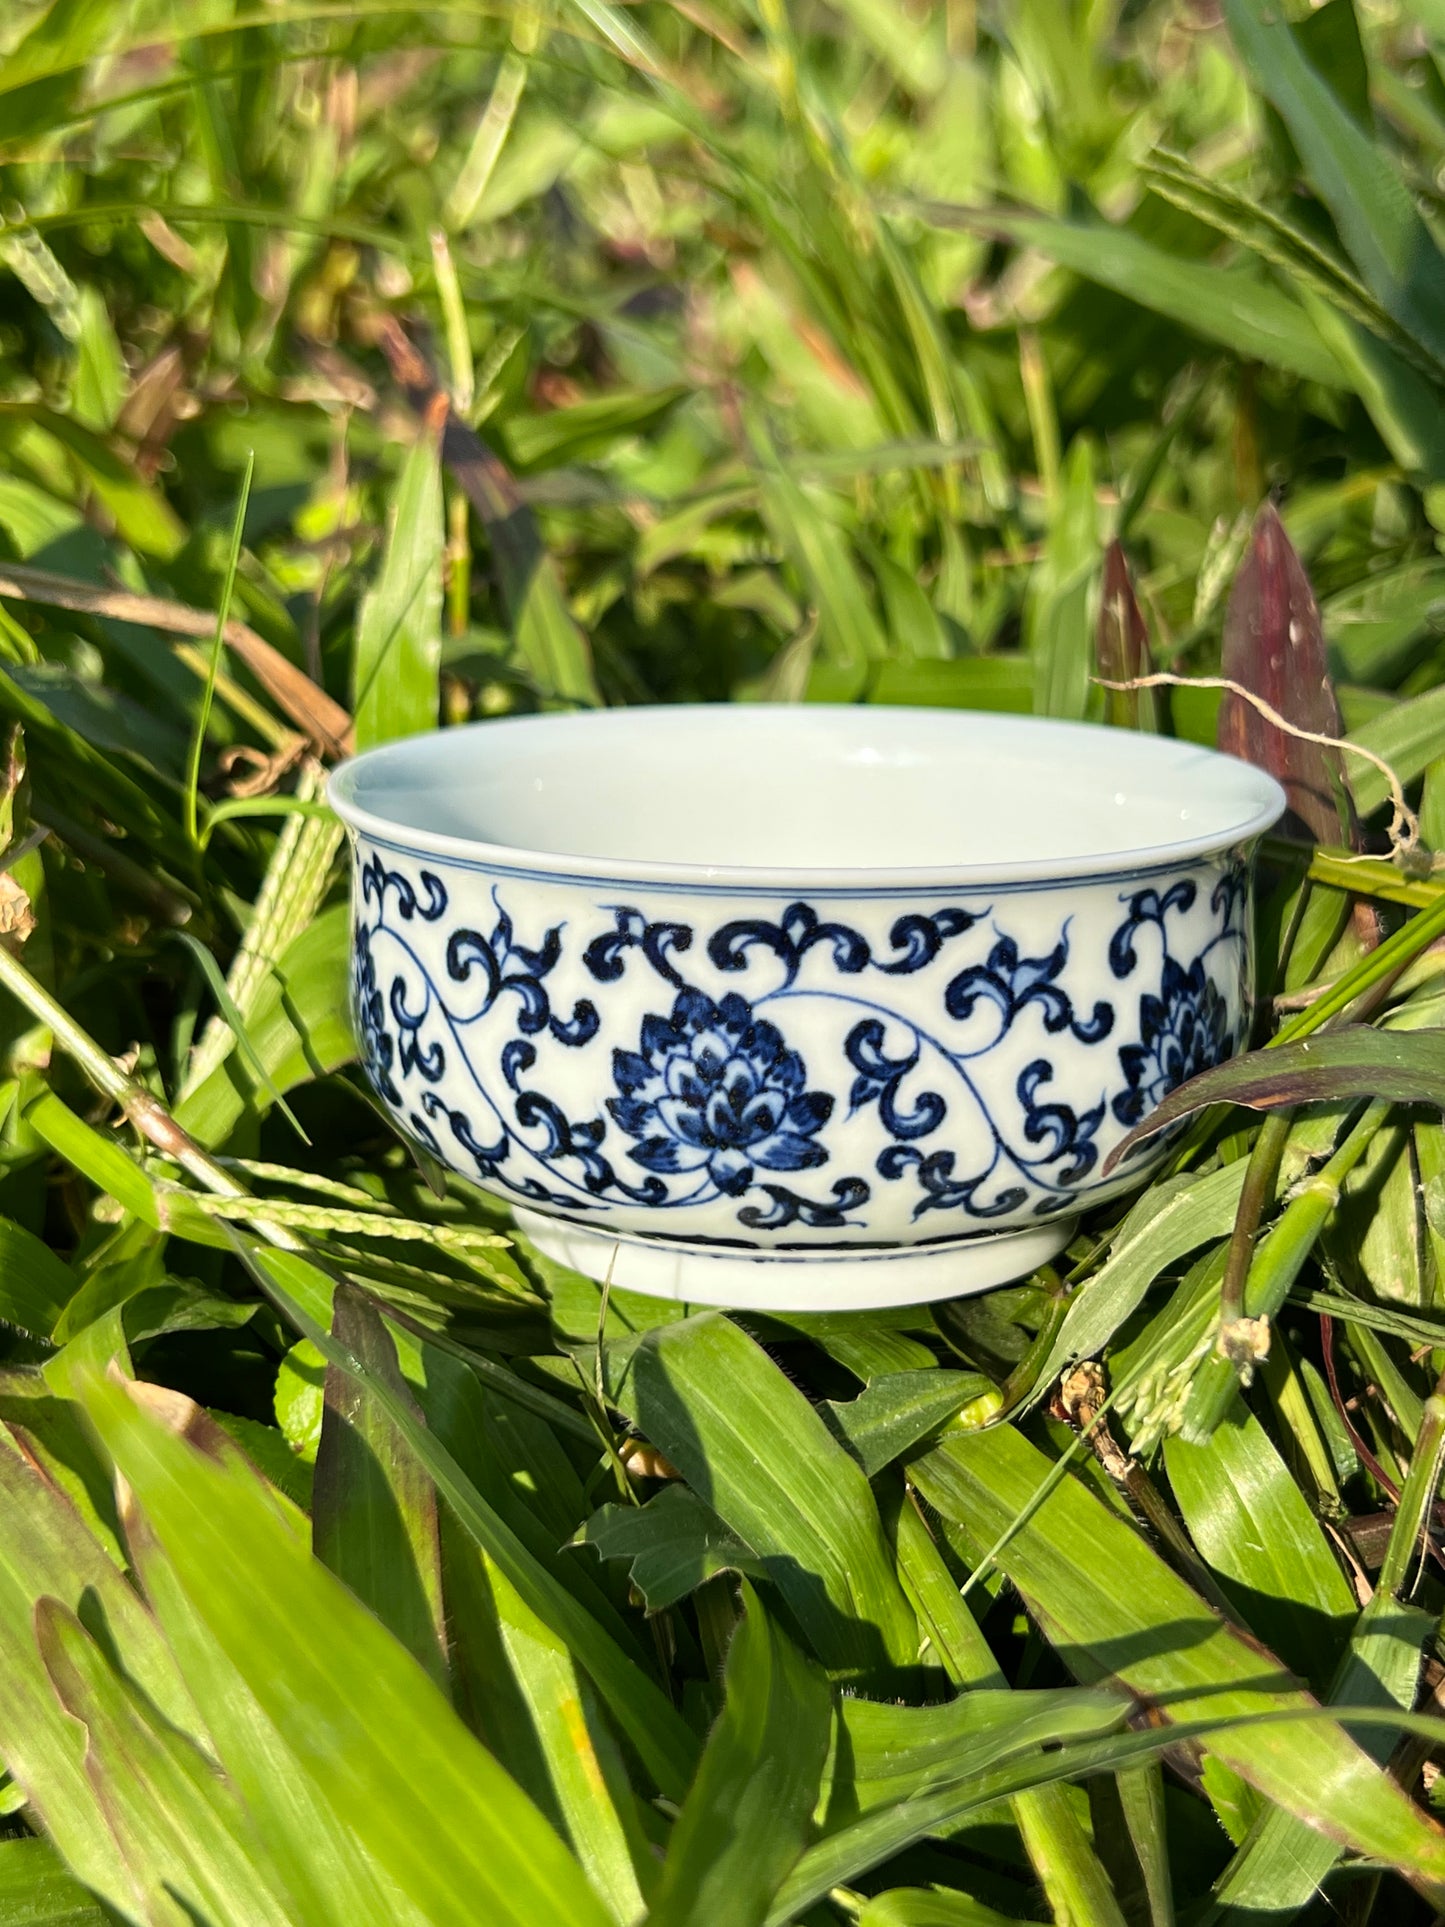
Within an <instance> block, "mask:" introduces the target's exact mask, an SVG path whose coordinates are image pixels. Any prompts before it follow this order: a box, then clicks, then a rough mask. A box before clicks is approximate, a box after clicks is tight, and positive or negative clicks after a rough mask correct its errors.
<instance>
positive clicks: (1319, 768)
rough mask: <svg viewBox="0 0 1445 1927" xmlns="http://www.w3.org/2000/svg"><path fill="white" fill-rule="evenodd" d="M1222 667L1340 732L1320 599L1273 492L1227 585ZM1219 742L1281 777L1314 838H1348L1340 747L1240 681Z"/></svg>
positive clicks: (1327, 732)
mask: <svg viewBox="0 0 1445 1927" xmlns="http://www.w3.org/2000/svg"><path fill="white" fill-rule="evenodd" d="M1224 674H1225V675H1226V676H1227V677H1228V678H1229V679H1230V681H1231V682H1236V683H1239V684H1241V685H1242V687H1243V688H1245V689H1248V690H1251V691H1252V692H1253V693H1254V694H1255V695H1256V696H1260V697H1262V698H1263V699H1264V701H1265V702H1267V703H1268V704H1269V705H1270V707H1271V708H1272V709H1275V710H1277V711H1278V712H1279V714H1280V715H1281V716H1283V717H1284V718H1285V720H1286V721H1287V722H1290V723H1293V724H1294V725H1295V726H1296V728H1298V729H1304V730H1309V731H1310V732H1311V733H1312V734H1314V735H1318V736H1338V735H1340V733H1341V723H1340V711H1339V705H1338V703H1337V702H1336V701H1335V692H1334V685H1333V684H1332V683H1331V681H1330V675H1329V670H1328V668H1327V666H1326V661H1325V641H1324V631H1323V629H1322V627H1321V624H1320V611H1319V605H1318V603H1317V602H1316V601H1315V598H1314V591H1313V590H1312V589H1311V588H1310V584H1309V577H1308V576H1307V575H1306V574H1305V571H1304V565H1303V564H1302V563H1301V561H1300V559H1299V556H1298V555H1297V554H1296V553H1295V549H1294V545H1293V544H1292V543H1291V541H1290V539H1289V537H1288V536H1287V535H1286V534H1285V531H1284V524H1283V523H1282V522H1281V521H1280V519H1279V516H1278V514H1277V513H1276V512H1275V509H1274V507H1273V505H1272V504H1271V503H1268V502H1266V503H1265V505H1264V507H1263V508H1262V509H1261V510H1260V512H1259V514H1258V516H1257V517H1256V518H1255V524H1254V530H1253V533H1252V535H1251V537H1250V545H1249V552H1248V554H1247V555H1246V556H1245V559H1244V562H1243V564H1242V565H1241V567H1240V570H1239V574H1238V575H1237V576H1236V577H1235V579H1234V587H1233V588H1232V589H1231V590H1230V593H1229V605H1228V607H1227V609H1226V610H1225V615H1224ZM1219 747H1220V748H1221V749H1223V750H1227V751H1228V752H1229V753H1230V754H1231V755H1233V756H1239V757H1242V758H1243V759H1244V761H1246V762H1249V763H1254V764H1256V765H1258V767H1259V768H1260V769H1266V770H1268V771H1269V773H1270V774H1271V775H1272V776H1275V777H1277V778H1278V779H1279V781H1280V782H1281V783H1283V785H1284V787H1285V790H1286V793H1287V794H1288V796H1289V805H1290V811H1291V814H1292V815H1293V817H1294V818H1295V819H1296V823H1297V825H1298V826H1302V827H1303V828H1304V829H1305V830H1306V831H1307V832H1308V833H1309V835H1310V836H1311V837H1312V838H1313V839H1314V840H1315V841H1316V842H1318V843H1338V842H1339V841H1340V840H1341V836H1342V833H1343V836H1344V840H1346V841H1349V840H1350V837H1351V827H1352V817H1353V811H1352V809H1351V806H1350V802H1349V792H1348V790H1347V789H1346V788H1345V783H1344V776H1343V772H1342V770H1341V766H1340V758H1339V756H1338V754H1337V753H1336V752H1335V751H1334V750H1330V749H1325V748H1323V747H1322V746H1321V745H1319V744H1318V743H1307V742H1301V741H1300V740H1299V738H1298V737H1295V736H1290V735H1287V734H1286V733H1285V732H1284V731H1283V730H1281V729H1279V728H1277V727H1276V726H1275V724H1274V723H1272V722H1270V721H1269V719H1268V718H1267V717H1265V716H1262V715H1261V714H1260V713H1259V711H1258V710H1257V709H1256V708H1254V706H1253V705H1252V704H1250V703H1248V702H1246V701H1245V700H1244V699H1243V698H1242V697H1240V696H1236V695H1235V694H1234V693H1233V692H1232V691H1226V693H1225V697H1224V701H1223V703H1222V704H1221V705H1220V711H1219ZM1286 821H1288V818H1287V819H1286Z"/></svg>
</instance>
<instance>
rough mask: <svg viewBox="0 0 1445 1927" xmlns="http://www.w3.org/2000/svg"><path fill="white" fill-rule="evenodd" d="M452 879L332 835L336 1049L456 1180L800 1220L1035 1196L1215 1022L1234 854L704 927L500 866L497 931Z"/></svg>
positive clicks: (1089, 1164)
mask: <svg viewBox="0 0 1445 1927" xmlns="http://www.w3.org/2000/svg"><path fill="white" fill-rule="evenodd" d="M481 881H482V879H480V878H479V877H478V876H477V874H476V872H475V871H474V870H462V871H460V872H457V873H453V871H452V870H451V869H450V868H449V866H448V865H447V864H445V863H444V862H442V861H439V860H437V859H435V858H430V857H426V856H420V855H418V856H415V857H408V856H405V855H402V854H399V853H394V852H386V853H383V852H382V851H381V850H379V849H372V850H370V851H365V850H363V851H362V852H361V854H360V855H359V859H358V883H357V892H356V895H357V905H358V915H357V923H356V934H355V959H354V971H353V994H354V1001H355V1010H356V1018H357V1027H358V1034H359V1036H360V1039H361V1044H362V1052H363V1058H364V1061H365V1064H366V1067H367V1070H368V1071H369V1073H370V1075H371V1077H372V1080H373V1082H374V1083H375V1085H376V1087H377V1089H378V1091H379V1092H380V1093H381V1095H382V1096H383V1098H384V1099H385V1101H386V1102H387V1104H388V1105H389V1107H390V1108H391V1109H392V1111H393V1113H394V1114H395V1115H396V1117H397V1118H398V1121H399V1122H401V1123H402V1124H403V1125H404V1126H405V1127H406V1128H408V1129H409V1130H410V1131H411V1132H412V1133H413V1134H414V1135H415V1136H416V1137H418V1138H419V1139H420V1140H421V1141H422V1142H423V1143H424V1144H425V1145H427V1146H428V1148H429V1149H431V1150H432V1151H433V1152H434V1153H436V1154H437V1155H438V1156H441V1157H443V1158H445V1159H447V1160H448V1161H450V1162H454V1163H456V1164H457V1165H458V1168H460V1169H462V1170H463V1171H466V1172H468V1174H469V1175H471V1176H473V1177H474V1178H476V1179H477V1180H478V1181H479V1182H481V1183H482V1184H484V1185H486V1186H487V1187H488V1188H490V1189H493V1190H496V1191H499V1192H501V1193H503V1194H505V1195H508V1196H510V1197H512V1198H514V1199H516V1200H517V1201H519V1202H521V1203H524V1204H531V1205H541V1206H543V1207H550V1208H552V1209H554V1210H557V1211H560V1212H563V1213H566V1214H567V1215H570V1216H575V1217H578V1218H583V1219H586V1220H588V1221H591V1222H595V1223H597V1224H599V1225H602V1224H606V1225H609V1226H615V1227H616V1228H617V1229H618V1230H620V1231H623V1232H629V1231H632V1232H635V1231H656V1230H657V1229H658V1228H659V1222H660V1215H661V1214H665V1219H666V1224H665V1228H666V1230H667V1231H668V1232H669V1233H673V1234H675V1235H677V1236H679V1237H684V1238H686V1239H688V1240H690V1241H693V1242H712V1241H723V1242H734V1241H738V1240H745V1241H746V1242H748V1243H750V1244H756V1243H763V1244H774V1245H778V1246H803V1247H808V1246H826V1245H830V1244H838V1243H845V1244H855V1243H885V1242H889V1241H903V1242H910V1241H914V1240H918V1239H940V1238H947V1237H950V1236H954V1237H956V1236H958V1235H960V1234H965V1233H969V1232H973V1231H977V1230H979V1229H983V1228H998V1227H1003V1226H1013V1225H1019V1224H1026V1223H1029V1222H1036V1221H1037V1220H1038V1219H1040V1218H1045V1217H1049V1216H1051V1215H1053V1214H1056V1213H1061V1212H1066V1211H1068V1210H1070V1209H1072V1208H1077V1204H1078V1199H1079V1195H1080V1191H1081V1188H1083V1187H1085V1186H1086V1185H1087V1183H1088V1180H1090V1178H1091V1177H1092V1175H1093V1174H1094V1173H1095V1171H1096V1170H1097V1168H1098V1166H1099V1164H1100V1162H1101V1161H1102V1158H1103V1156H1104V1155H1105V1154H1106V1152H1107V1151H1108V1150H1109V1149H1110V1148H1111V1147H1112V1145H1113V1144H1114V1143H1116V1142H1117V1141H1118V1140H1119V1139H1120V1138H1121V1137H1122V1136H1123V1135H1124V1134H1125V1132H1126V1131H1127V1130H1128V1129H1129V1128H1130V1127H1132V1126H1133V1125H1134V1124H1136V1123H1137V1122H1138V1121H1139V1120H1140V1118H1142V1117H1143V1116H1144V1115H1145V1114H1146V1113H1147V1112H1148V1111H1149V1110H1151V1109H1152V1108H1153V1107H1154V1106H1155V1105H1156V1104H1157V1103H1158V1102H1159V1101H1160V1099H1161V1098H1162V1097H1163V1096H1164V1095H1165V1093H1166V1092H1167V1091H1169V1090H1171V1089H1173V1088H1174V1086H1175V1085H1176V1084H1178V1083H1180V1082H1182V1081H1183V1080H1184V1079H1185V1078H1187V1077H1191V1076H1193V1075H1194V1074H1195V1072H1197V1071H1200V1070H1203V1069H1205V1068H1207V1067H1208V1066H1209V1065H1211V1064H1214V1063H1217V1062H1219V1061H1220V1060H1221V1059H1222V1058H1224V1057H1225V1056H1227V1055H1228V1054H1229V1053H1230V1052H1231V1051H1232V1050H1234V1049H1235V1048H1236V1047H1237V1045H1238V1043H1239V1040H1240V1035H1241V1029H1242V1025H1243V1022H1244V1015H1245V1013H1244V1009H1243V981H1244V963H1245V955H1244V931H1243V923H1242V909H1243V904H1244V897H1245V878H1244V872H1243V868H1242V866H1241V865H1240V864H1239V863H1238V862H1237V861H1233V862H1224V863H1219V862H1214V863H1202V864H1199V865H1197V866H1195V867H1194V868H1193V869H1191V870H1189V871H1187V872H1185V873H1183V874H1178V875H1173V874H1171V875H1169V876H1166V877H1163V878H1161V879H1160V880H1159V881H1157V882H1151V883H1149V884H1147V885H1145V886H1143V887H1137V886H1135V887H1131V886H1129V885H1121V884H1120V883H1119V882H1117V881H1114V882H1109V881H1099V882H1095V881H1090V882H1089V883H1088V884H1087V885H1080V886H1076V887H1075V888H1074V889H1072V890H1071V891H1070V892H1069V896H1068V904H1067V907H1065V905H1064V903H1063V900H1062V898H1061V895H1060V893H1059V892H1057V891H1054V890H1050V889H1048V888H1047V887H1042V888H1036V889H1030V890H1008V889H996V890H993V891H990V890H986V889H985V890H980V891H978V892H976V893H969V895H968V896H966V897H964V898H962V899H960V900H958V901H953V902H948V903H940V902H938V901H937V900H936V899H929V900H927V901H925V902H924V903H920V904H918V905H913V906H908V907H905V908H900V907H899V906H898V905H897V904H896V903H895V904H891V905H890V904H888V903H886V902H880V901H878V900H876V899H873V900H867V901H862V902H856V903H849V902H848V901H847V900H843V901H839V902H827V901H822V900H816V899H815V900H813V901H801V900H800V901H796V902H781V903H778V904H768V905H765V906H762V907H760V906H758V904H757V903H756V901H754V900H749V899H746V898H744V899H741V900H733V901H728V900H726V899H724V900H723V901H722V902H721V903H720V904H717V905H716V906H715V905H714V903H713V900H712V899H709V909H710V911H711V915H710V917H709V921H708V922H707V923H705V924H704V923H701V922H698V923H684V922H681V921H678V920H677V919H676V918H675V917H673V916H659V915H656V914H654V911H653V910H652V909H650V908H649V905H648V902H647V901H646V898H645V896H644V895H643V894H641V893H638V892H636V891H634V892H633V894H632V896H631V900H628V901H621V900H619V899H618V897H617V896H616V895H614V894H613V893H612V892H610V891H608V890H607V889H606V888H605V887H604V886H601V885H592V886H590V888H589V894H590V896H591V898H592V900H591V901H586V902H584V901H582V900H581V896H580V893H579V891H578V889H577V888H576V886H575V885H573V886H572V887H570V888H566V889H565V901H561V900H559V901H557V902H556V904H555V906H549V905H548V903H547V896H548V886H546V885H545V884H541V883H538V882H536V881H530V882H529V883H528V885H527V888H526V898H527V903H528V908H529V910H530V912H531V921H530V926H526V927H524V926H522V924H521V922H520V918H521V911H520V909H519V910H518V912H517V913H516V915H514V913H513V910H512V908H511V907H510V905H511V898H512V896H513V895H514V894H515V893H516V892H517V884H516V882H515V880H513V879H509V878H508V877H507V876H505V875H504V874H502V875H497V876H495V877H493V878H492V879H490V880H489V882H488V884H487V887H486V889H485V892H484V900H485V901H487V902H488V904H489V908H490V913H491V915H490V919H489V927H487V928H486V929H477V928H472V927H470V926H468V925H466V924H464V923H461V922H459V921H456V920H455V919H454V917H453V914H452V910H451V906H452V903H453V899H454V895H456V894H457V893H458V885H459V882H460V888H461V890H462V891H464V892H465V894H466V897H467V899H468V900H469V901H470V902H472V903H473V904H474V903H475V902H476V901H477V899H478V885H479V883H481ZM552 888H553V890H554V892H555V891H557V890H559V889H561V888H562V886H552ZM552 907H555V911H556V914H555V916H552V915H550V914H549V910H550V908H552ZM1128 1181H1129V1179H1125V1180H1124V1182H1128Z"/></svg>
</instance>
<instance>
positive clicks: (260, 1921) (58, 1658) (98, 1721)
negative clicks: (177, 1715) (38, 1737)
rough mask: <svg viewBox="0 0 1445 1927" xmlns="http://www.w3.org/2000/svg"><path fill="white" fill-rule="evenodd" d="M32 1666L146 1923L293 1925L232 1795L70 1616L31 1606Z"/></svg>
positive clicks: (52, 1605) (170, 1926)
mask: <svg viewBox="0 0 1445 1927" xmlns="http://www.w3.org/2000/svg"><path fill="white" fill-rule="evenodd" d="M35 1637H36V1640H37V1642H38V1644H39V1647H40V1654H41V1659H42V1661H43V1663H44V1665H45V1669H46V1672H47V1673H48V1674H49V1676H50V1680H51V1683H52V1684H53V1686H54V1688H55V1692H56V1697H57V1698H58V1699H59V1701H60V1704H61V1706H62V1707H63V1708H64V1709H65V1711H66V1712H67V1713H68V1714H69V1715H70V1717H71V1718H72V1719H73V1720H75V1721H76V1722H77V1723H78V1724H79V1725H80V1727H81V1729H82V1731H83V1732H84V1734H85V1770H86V1775H87V1777H88V1779H89V1780H90V1782H91V1785H92V1787H93V1788H94V1791H95V1797H96V1803H97V1805H98V1807H99V1808H100V1810H101V1811H102V1812H103V1813H104V1814H105V1817H106V1821H107V1824H108V1825H109V1826H110V1828H111V1831H112V1832H113V1834H114V1835H115V1838H116V1841H117V1844H118V1845H119V1847H120V1850H121V1853H122V1855H123V1857H124V1859H125V1862H126V1865H127V1867H128V1868H129V1870H130V1873H131V1877H132V1879H133V1880H134V1882H135V1888H136V1891H137V1893H139V1894H143V1895H144V1896H145V1919H146V1922H147V1927H189V1923H191V1922H193V1921H194V1920H195V1919H196V1918H197V1917H200V1918H202V1919H204V1920H207V1921H211V1922H214V1923H215V1927H294V1923H295V1922H296V1919H297V1916H296V1913H295V1910H294V1903H293V1901H292V1899H291V1897H290V1896H289V1895H287V1894H286V1893H285V1892H284V1890H283V1889H282V1888H281V1887H280V1884H279V1883H278V1881H277V1878H276V1875H275V1871H274V1869H273V1868H272V1866H271V1865H270V1864H269V1859H268V1856H267V1855H266V1853H265V1850H264V1848H263V1846H262V1843H261V1841H260V1839H259V1837H258V1836H257V1834H256V1832H255V1828H254V1826H253V1825H252V1823H251V1821H250V1819H249V1817H248V1816H247V1814H246V1812H245V1809H244V1808H243V1807H242V1805H241V1803H240V1801H239V1800H238V1799H237V1798H236V1795H235V1792H234V1790H233V1789H232V1788H231V1787H229V1786H227V1785H226V1783H225V1782H224V1781H223V1780H222V1779H221V1778H220V1777H219V1776H218V1775H217V1773H216V1772H215V1770H214V1768H213V1766H212V1764H211V1762H210V1761H209V1760H207V1759H206V1758H205V1756H204V1755H203V1754H202V1753H201V1751H200V1750H199V1748H198V1747H197V1746H196V1745H195V1744H194V1743H193V1742H192V1741H191V1740H190V1739H188V1738H187V1737H186V1736H185V1735H183V1734H181V1733H178V1732H176V1730H175V1729H174V1728H173V1727H169V1726H167V1725H166V1724H165V1723H164V1722H163V1721H162V1720H161V1719H160V1718H159V1716H158V1715H157V1714H156V1711H155V1709H154V1708H153V1707H151V1706H149V1705H148V1704H147V1702H146V1701H145V1699H144V1698H143V1696H142V1695H141V1694H140V1693H138V1692H137V1691H136V1690H135V1688H134V1687H133V1686H131V1685H130V1684H129V1683H128V1682H127V1681H126V1680H125V1678H124V1677H123V1675H121V1674H120V1673H118V1672H115V1671H113V1670H112V1667H111V1664H110V1662H109V1660H108V1659H107V1658H106V1656H105V1654H104V1653H103V1652H102V1650H101V1648H100V1647H99V1646H97V1644H96V1643H95V1641H94V1640H93V1639H92V1638H91V1636H90V1635H89V1634H88V1633H87V1632H86V1630H85V1628H84V1627H83V1626H82V1625H81V1623H80V1621H79V1619H78V1618H76V1616H75V1614H74V1613H73V1612H72V1611H70V1609H69V1608H68V1607H65V1606H62V1605H61V1604H60V1602H59V1601H58V1600H54V1599H42V1600H41V1601H40V1602H39V1604H38V1605H37V1607H36V1612H35Z"/></svg>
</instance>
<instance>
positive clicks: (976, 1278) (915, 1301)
mask: <svg viewBox="0 0 1445 1927" xmlns="http://www.w3.org/2000/svg"><path fill="white" fill-rule="evenodd" d="M515 1216H516V1221H517V1229H518V1230H519V1231H520V1232H521V1233H522V1234H523V1236H524V1237H526V1238H529V1239H530V1240H531V1241H532V1243H533V1244H534V1245H535V1246H536V1247H537V1249H538V1250H539V1251H540V1252H541V1253H542V1254H543V1255H544V1257H548V1258H552V1259H554V1260H555V1261H556V1262H557V1263H558V1264H562V1265H567V1266H569V1267H570V1268H571V1269H572V1270H573V1271H580V1272H581V1273H582V1274H583V1276H584V1277H587V1278H593V1279H596V1280H597V1282H598V1283H599V1284H601V1283H602V1282H604V1281H605V1280H607V1279H609V1278H610V1280H611V1282H612V1284H613V1285H614V1286H615V1287H616V1288H617V1289H618V1290H619V1291H636V1292H641V1293H643V1294H644V1296H646V1297H648V1298H666V1299H670V1300H671V1301H672V1302H673V1303H675V1304H689V1305H723V1306H726V1307H728V1308H730V1309H732V1310H735V1311H877V1310H881V1309H883V1308H884V1307H886V1306H889V1305H924V1304H928V1303H930V1302H932V1301H933V1300H934V1299H939V1298H962V1297H967V1296H969V1295H971V1294H972V1293H974V1292H979V1291H990V1290H992V1289H993V1288H994V1287H995V1286H996V1285H1006V1284H1011V1283H1013V1282H1014V1281H1015V1280H1017V1279H1019V1278H1026V1277H1027V1276H1028V1275H1029V1273H1030V1272H1032V1271H1034V1270H1036V1269H1037V1268H1038V1266H1040V1265H1042V1264H1046V1263H1047V1262H1048V1260H1049V1259H1050V1258H1054V1257H1057V1255H1058V1254H1059V1252H1061V1251H1062V1250H1063V1248H1064V1246H1065V1245H1066V1244H1067V1243H1068V1242H1069V1240H1070V1238H1072V1237H1073V1235H1074V1230H1075V1227H1076V1225H1077V1222H1078V1220H1077V1219H1075V1218H1051V1219H1050V1220H1049V1222H1048V1223H1047V1224H1040V1225H1026V1226H1024V1227H1023V1228H1022V1229H1021V1230H1017V1231H980V1232H975V1233H974V1234H973V1235H972V1236H971V1237H967V1238H956V1239H953V1240H950V1241H949V1242H947V1243H940V1244H929V1245H892V1246H888V1247H885V1248H880V1247H877V1246H871V1247H868V1248H864V1249H859V1250H856V1251H849V1250H846V1249H840V1248H839V1247H838V1246H836V1245H835V1246H834V1247H833V1248H832V1249H831V1250H828V1251H744V1250H741V1249H739V1248H737V1247H734V1246H726V1245H700V1244H685V1243H683V1242H682V1241H681V1240H674V1239H666V1240H664V1239H660V1238H637V1237H629V1236H622V1235H619V1234H618V1233H616V1232H611V1231H603V1230H601V1229H600V1228H596V1227H593V1226H591V1225H580V1224H574V1223H572V1222H571V1221H570V1220H568V1219H564V1218H549V1217H546V1216H544V1215H543V1214H542V1213H541V1212H540V1211H527V1210H524V1209H518V1210H517V1211H516V1213H515Z"/></svg>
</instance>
